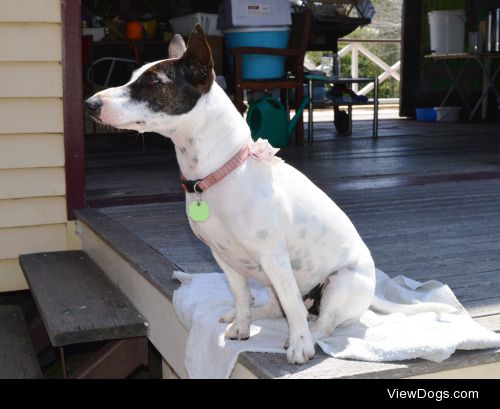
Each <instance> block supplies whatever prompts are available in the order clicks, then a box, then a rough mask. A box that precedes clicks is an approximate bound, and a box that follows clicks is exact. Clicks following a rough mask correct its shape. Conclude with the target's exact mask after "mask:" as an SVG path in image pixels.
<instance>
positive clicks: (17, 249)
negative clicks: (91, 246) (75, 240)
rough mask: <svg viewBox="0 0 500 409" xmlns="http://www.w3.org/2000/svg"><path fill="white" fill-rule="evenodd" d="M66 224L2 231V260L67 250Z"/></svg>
mask: <svg viewBox="0 0 500 409" xmlns="http://www.w3.org/2000/svg"><path fill="white" fill-rule="evenodd" d="M67 245H68V243H67V238H66V223H61V224H49V225H45V226H27V227H9V228H6V229H0V259H12V258H16V257H18V256H19V254H23V253H33V252H39V251H51V250H66V249H67Z"/></svg>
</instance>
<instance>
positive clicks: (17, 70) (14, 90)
mask: <svg viewBox="0 0 500 409" xmlns="http://www.w3.org/2000/svg"><path fill="white" fill-rule="evenodd" d="M7 97H59V98H60V97H62V72H61V64H60V63H59V62H52V61H51V62H0V98H7Z"/></svg>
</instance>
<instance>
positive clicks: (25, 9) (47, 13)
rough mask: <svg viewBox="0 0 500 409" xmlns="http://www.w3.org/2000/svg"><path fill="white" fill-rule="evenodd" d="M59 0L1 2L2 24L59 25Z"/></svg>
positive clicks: (4, 0)
mask: <svg viewBox="0 0 500 409" xmlns="http://www.w3.org/2000/svg"><path fill="white" fill-rule="evenodd" d="M60 21H61V4H60V1H59V0H23V1H19V0H1V1H0V22H43V23H59V22H60Z"/></svg>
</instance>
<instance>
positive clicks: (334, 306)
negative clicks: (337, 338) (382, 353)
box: [309, 262, 375, 343]
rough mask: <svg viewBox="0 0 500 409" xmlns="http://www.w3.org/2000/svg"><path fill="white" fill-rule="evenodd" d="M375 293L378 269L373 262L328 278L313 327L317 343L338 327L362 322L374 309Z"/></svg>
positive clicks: (312, 332)
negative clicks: (376, 269)
mask: <svg viewBox="0 0 500 409" xmlns="http://www.w3.org/2000/svg"><path fill="white" fill-rule="evenodd" d="M372 270H373V271H372ZM374 292H375V269H374V267H373V263H371V262H368V263H357V264H355V265H353V266H349V267H345V268H342V269H340V270H339V271H338V272H337V273H336V274H332V275H331V276H330V277H328V279H327V282H326V285H325V287H324V289H323V293H322V295H321V302H320V306H319V316H318V319H317V320H316V321H313V322H312V323H311V324H310V326H309V328H310V331H311V336H312V339H313V342H314V343H316V342H317V341H318V340H319V339H321V338H325V337H327V336H330V335H331V334H332V332H333V331H334V330H335V328H336V327H337V326H339V325H341V324H343V323H347V322H349V321H352V320H357V319H359V318H360V317H361V315H362V314H363V313H364V312H365V311H366V310H367V309H368V307H369V306H370V304H371V301H372V299H373V294H374Z"/></svg>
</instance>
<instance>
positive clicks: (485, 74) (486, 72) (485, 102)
mask: <svg viewBox="0 0 500 409" xmlns="http://www.w3.org/2000/svg"><path fill="white" fill-rule="evenodd" d="M490 71H491V60H488V59H487V60H485V61H484V69H483V95H484V97H483V105H482V107H481V119H483V120H484V119H486V114H487V112H488V88H489V87H490V84H489V80H490Z"/></svg>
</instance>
